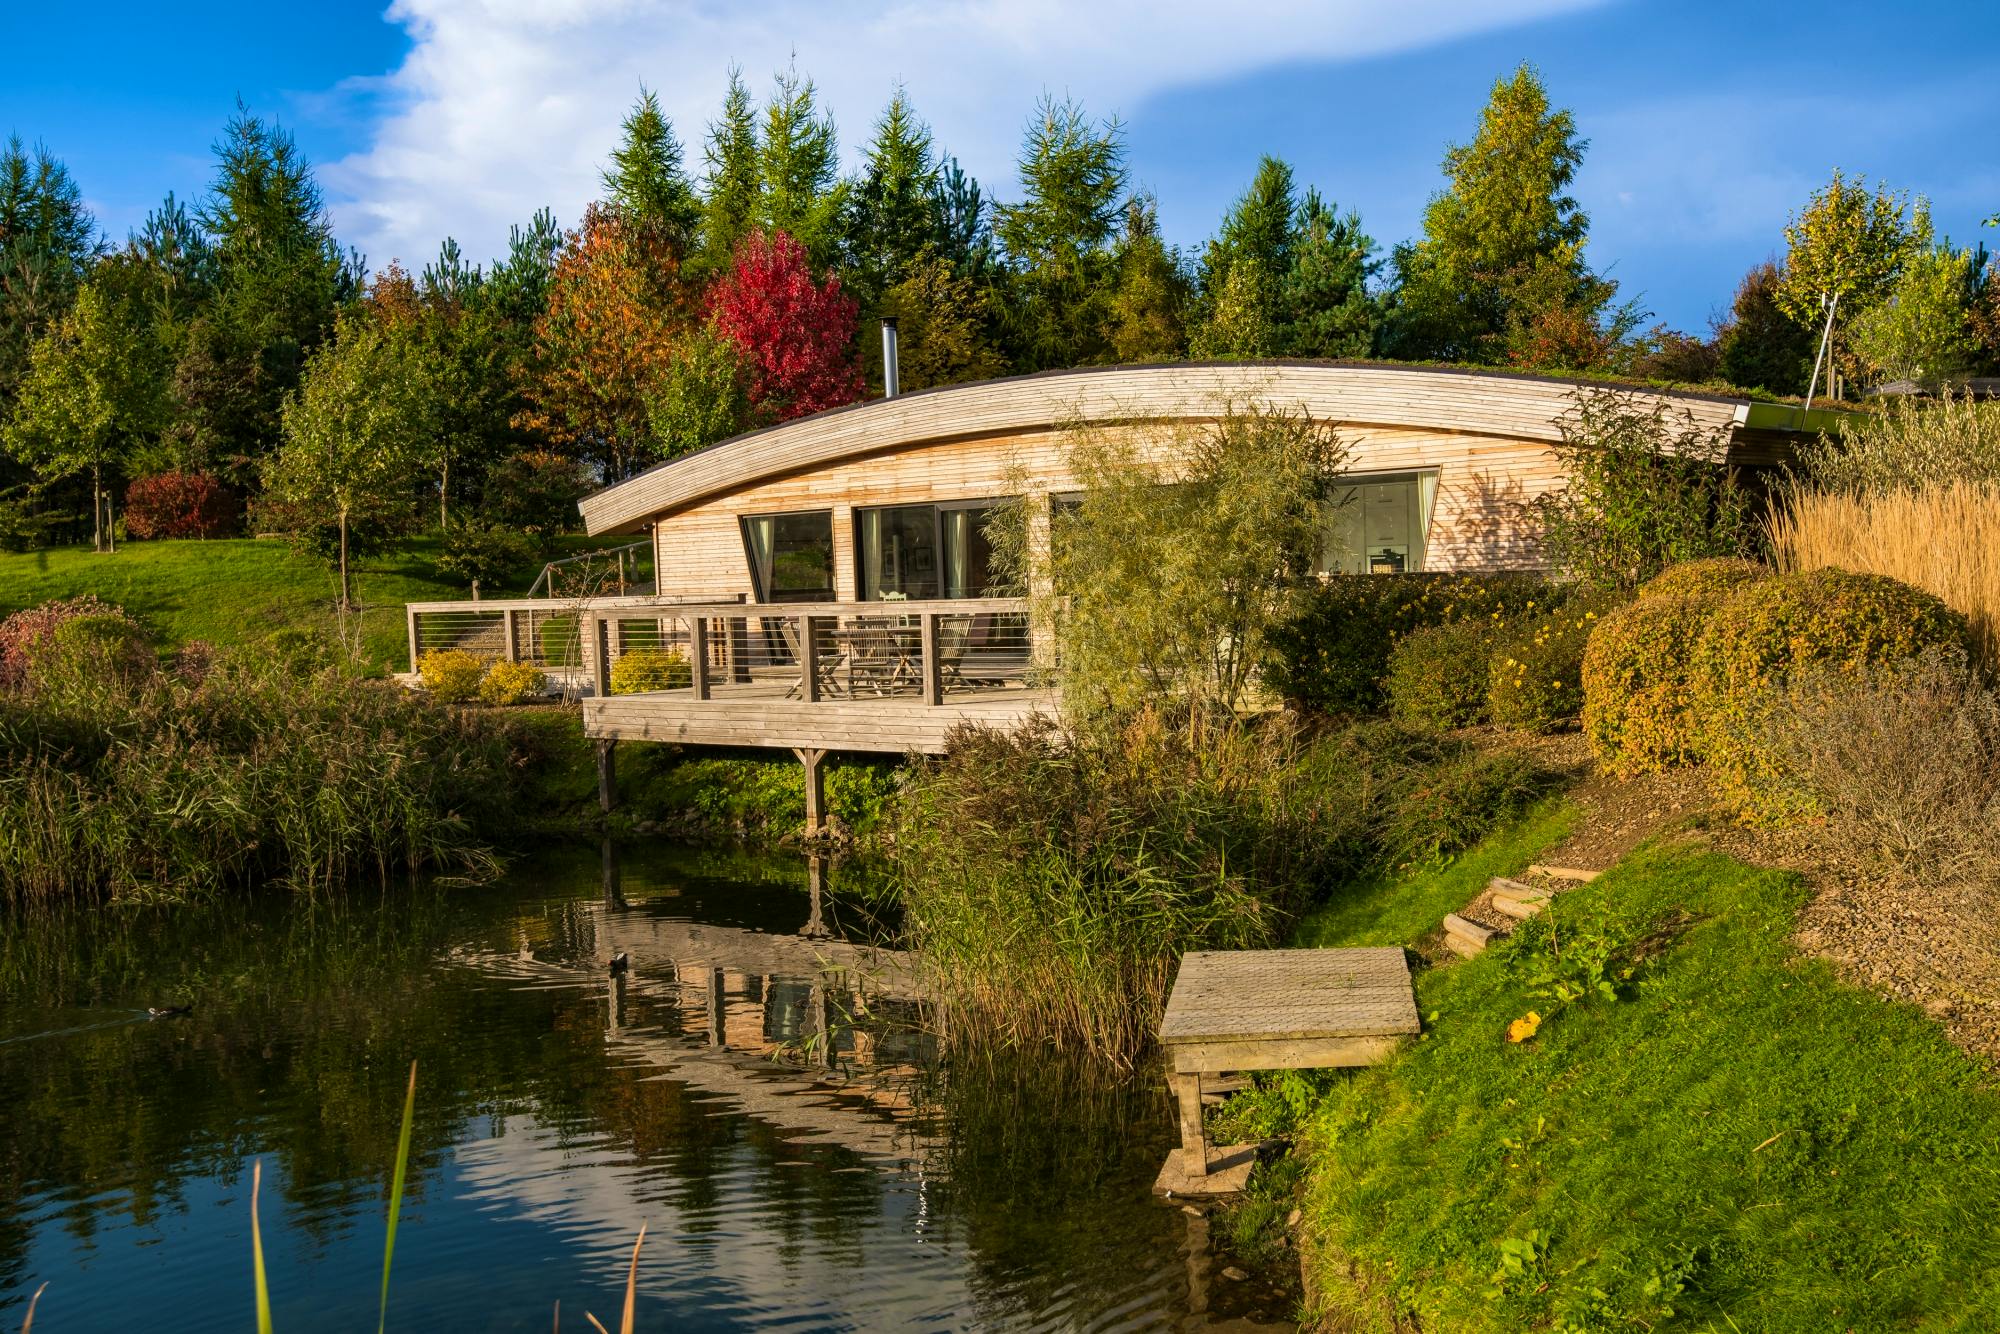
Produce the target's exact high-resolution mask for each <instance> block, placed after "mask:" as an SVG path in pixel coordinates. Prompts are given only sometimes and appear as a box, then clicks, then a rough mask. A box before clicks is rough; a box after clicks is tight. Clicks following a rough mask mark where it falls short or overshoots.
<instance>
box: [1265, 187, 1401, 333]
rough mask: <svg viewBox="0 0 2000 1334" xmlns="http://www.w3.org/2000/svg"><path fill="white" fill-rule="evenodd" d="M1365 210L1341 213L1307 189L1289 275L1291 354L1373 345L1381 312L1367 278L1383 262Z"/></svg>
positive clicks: (1285, 296) (1285, 295)
mask: <svg viewBox="0 0 2000 1334" xmlns="http://www.w3.org/2000/svg"><path fill="white" fill-rule="evenodd" d="M1374 255H1375V242H1374V241H1373V239H1371V238H1370V237H1369V236H1368V234H1367V233H1366V232H1364V231H1362V230H1361V215H1360V214H1358V213H1354V212H1351V211H1350V212H1348V213H1346V214H1344V215H1343V214H1341V213H1338V212H1336V211H1335V209H1334V207H1333V205H1332V204H1330V203H1328V202H1327V201H1326V200H1325V199H1323V198H1321V197H1320V193H1319V191H1317V190H1311V189H1309V190H1307V191H1306V195H1305V198H1304V199H1302V200H1300V201H1299V207H1298V224H1297V228H1296V233H1295V235H1294V238H1293V241H1292V247H1291V261H1292V262H1291V271H1290V272H1289V273H1287V274H1286V275H1285V281H1284V285H1283V291H1282V293H1281V304H1282V309H1283V311H1284V320H1285V330H1284V337H1283V343H1284V352H1285V355H1286V356H1291V357H1331V358H1340V357H1365V356H1367V355H1368V354H1369V352H1370V351H1371V350H1372V349H1373V347H1374V342H1375V326H1376V322H1377V319H1378V315H1379V311H1378V308H1377V306H1376V304H1375V301H1374V298H1373V297H1371V296H1370V295H1369V292H1368V283H1369V281H1370V280H1371V279H1372V278H1373V277H1374V276H1375V273H1376V271H1377V270H1378V269H1379V268H1380V267H1381V262H1380V261H1379V260H1377V259H1375V257H1374Z"/></svg>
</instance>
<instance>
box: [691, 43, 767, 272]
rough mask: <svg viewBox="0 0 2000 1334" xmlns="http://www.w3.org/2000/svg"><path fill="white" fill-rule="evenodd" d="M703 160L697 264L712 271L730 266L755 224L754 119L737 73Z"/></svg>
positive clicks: (747, 93)
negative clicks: (705, 167)
mask: <svg viewBox="0 0 2000 1334" xmlns="http://www.w3.org/2000/svg"><path fill="white" fill-rule="evenodd" d="M702 156H703V159H704V161H705V163H706V166H707V177H706V185H707V189H706V191H705V192H704V195H703V198H702V214H701V260H702V264H703V266H704V267H706V268H707V269H709V270H711V271H712V270H715V269H720V268H725V267H727V266H728V265H729V263H730V261H731V259H732V258H733V256H734V255H735V253H736V243H737V242H738V241H741V240H742V239H743V238H744V237H745V236H746V235H748V234H749V231H750V229H751V228H752V227H753V226H755V225H756V222H757V199H758V194H759V190H760V186H759V180H760V174H759V173H760V167H759V164H758V153H757V116H756V111H755V109H754V107H753V106H752V104H751V101H750V88H749V85H747V84H745V83H744V82H743V71H742V70H740V69H736V68H733V67H732V68H731V69H730V71H729V91H728V93H727V94H726V95H724V97H723V99H722V118H721V119H720V120H717V121H715V122H713V123H711V124H710V125H709V127H708V143H707V146H706V147H705V148H704V149H703V154H702Z"/></svg>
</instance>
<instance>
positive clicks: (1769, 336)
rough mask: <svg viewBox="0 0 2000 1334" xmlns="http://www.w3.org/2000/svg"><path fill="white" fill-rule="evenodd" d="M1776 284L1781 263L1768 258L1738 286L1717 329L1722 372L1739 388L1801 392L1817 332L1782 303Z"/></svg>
mask: <svg viewBox="0 0 2000 1334" xmlns="http://www.w3.org/2000/svg"><path fill="white" fill-rule="evenodd" d="M1778 282H1779V274H1778V265H1777V262H1776V261H1775V260H1768V259H1767V260H1765V261H1764V262H1763V263H1762V264H1758V265H1756V266H1754V267H1753V268H1752V269H1751V270H1750V272H1748V273H1746V274H1744V275H1743V281H1742V282H1741V283H1739V284H1737V287H1736V297H1735V300H1734V301H1733V302H1732V303H1731V305H1730V314H1729V320H1728V322H1727V323H1726V324H1724V325H1723V326H1722V327H1721V328H1720V329H1718V330H1717V331H1716V345H1717V347H1718V349H1719V351H1720V353H1721V360H1722V365H1721V374H1722V378H1723V379H1725V380H1727V381H1728V382H1729V383H1731V384H1733V385H1736V386H1737V387H1738V388H1741V389H1761V390H1763V391H1765V392H1766V393H1772V394H1803V393H1805V391H1806V380H1807V378H1808V377H1809V376H1810V375H1811V374H1812V360H1813V352H1814V347H1815V340H1816V339H1817V337H1818V332H1819V331H1818V330H1816V329H1808V328H1806V327H1805V326H1804V325H1802V324H1800V323H1799V322H1798V321H1796V320H1794V319H1793V318H1792V317H1791V316H1789V315H1787V314H1786V313H1785V312H1784V310H1783V309H1781V308H1780V307H1779V305H1778V300H1777V295H1776V293H1777V288H1778Z"/></svg>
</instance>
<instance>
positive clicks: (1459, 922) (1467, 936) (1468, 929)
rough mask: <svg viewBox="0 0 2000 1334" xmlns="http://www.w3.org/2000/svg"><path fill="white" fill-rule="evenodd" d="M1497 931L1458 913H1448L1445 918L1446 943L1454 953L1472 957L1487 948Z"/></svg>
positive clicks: (1468, 957)
mask: <svg viewBox="0 0 2000 1334" xmlns="http://www.w3.org/2000/svg"><path fill="white" fill-rule="evenodd" d="M1495 934H1496V932H1495V931H1494V930H1493V928H1492V927H1490V926H1481V925H1480V924H1479V923H1477V922H1473V921H1468V920H1467V919H1465V918H1463V917H1460V916H1459V915H1458V914H1457V913H1447V914H1445V919H1444V943H1445V944H1446V945H1448V946H1450V948H1451V951H1452V953H1454V954H1457V955H1460V956H1462V957H1464V958H1467V959H1470V958H1471V957H1472V956H1473V955H1475V954H1478V953H1480V952H1481V951H1482V950H1484V949H1485V948H1486V944H1487V942H1488V941H1490V940H1492V939H1493V937H1494V935H1495Z"/></svg>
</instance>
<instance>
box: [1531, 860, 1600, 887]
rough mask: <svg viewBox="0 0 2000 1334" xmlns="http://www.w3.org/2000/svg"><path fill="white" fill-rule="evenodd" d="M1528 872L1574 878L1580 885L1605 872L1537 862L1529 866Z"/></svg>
mask: <svg viewBox="0 0 2000 1334" xmlns="http://www.w3.org/2000/svg"><path fill="white" fill-rule="evenodd" d="M1528 874H1529V875H1540V876H1547V877H1548V878H1549V879H1551V880H1574V881H1575V882H1576V883H1577V884H1579V885H1587V884H1589V883H1590V882H1591V881H1593V880H1595V879H1597V877H1598V876H1600V875H1603V874H1604V873H1603V872H1602V871H1585V870H1581V869H1579V868H1577V867H1574V866H1542V865H1540V864H1536V865H1534V866H1530V867H1529V868H1528Z"/></svg>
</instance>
